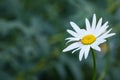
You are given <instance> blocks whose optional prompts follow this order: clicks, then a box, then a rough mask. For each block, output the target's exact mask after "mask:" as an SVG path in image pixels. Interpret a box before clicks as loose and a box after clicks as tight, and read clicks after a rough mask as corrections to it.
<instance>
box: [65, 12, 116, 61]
mask: <svg viewBox="0 0 120 80" xmlns="http://www.w3.org/2000/svg"><path fill="white" fill-rule="evenodd" d="M85 23H86V29H80V28H79V27H78V26H77V25H76V24H75V23H74V22H70V24H71V26H72V28H73V29H74V31H72V30H67V32H68V33H69V34H71V35H72V37H68V38H66V40H68V42H67V43H69V42H73V43H72V44H70V45H69V46H68V47H67V48H65V49H64V50H63V52H67V51H71V50H73V51H72V53H74V52H76V51H78V50H79V51H80V52H79V60H80V61H81V60H82V58H83V55H84V57H85V59H86V58H87V57H88V54H89V51H90V48H92V49H94V50H97V51H101V48H100V47H99V45H100V44H102V43H104V42H106V38H108V37H111V36H113V35H115V33H110V32H111V30H112V28H110V29H108V27H109V25H108V22H105V23H104V24H102V18H100V19H99V20H98V22H97V21H96V15H95V14H94V15H93V20H92V24H91V25H90V22H89V20H88V19H87V18H86V20H85ZM107 29H108V30H107Z"/></svg>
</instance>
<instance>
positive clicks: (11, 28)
mask: <svg viewBox="0 0 120 80" xmlns="http://www.w3.org/2000/svg"><path fill="white" fill-rule="evenodd" d="M93 13H96V15H97V19H99V18H100V17H103V22H105V21H109V25H110V27H112V28H113V32H115V33H117V34H116V36H114V37H112V38H110V39H109V42H108V43H107V44H102V45H101V48H102V52H96V53H97V55H96V56H97V80H120V76H119V75H120V35H119V34H120V0H0V80H91V78H92V73H93V63H92V56H91V54H89V56H88V58H87V59H86V60H84V59H83V60H82V61H81V62H80V61H79V59H78V53H79V52H76V53H75V54H71V52H67V53H62V50H63V49H64V48H65V47H66V46H67V45H66V44H65V40H64V39H65V38H66V37H69V36H70V35H69V34H68V33H67V32H66V29H72V28H71V26H70V24H69V22H70V21H74V22H75V23H76V24H78V25H79V26H80V27H81V28H85V22H84V21H85V18H86V17H88V18H89V19H90V20H91V19H92V16H93Z"/></svg>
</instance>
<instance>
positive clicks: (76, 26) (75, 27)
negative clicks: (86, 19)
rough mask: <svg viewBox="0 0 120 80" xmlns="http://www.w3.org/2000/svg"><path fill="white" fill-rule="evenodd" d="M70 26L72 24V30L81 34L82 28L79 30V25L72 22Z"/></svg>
mask: <svg viewBox="0 0 120 80" xmlns="http://www.w3.org/2000/svg"><path fill="white" fill-rule="evenodd" d="M70 24H71V26H72V28H73V29H74V30H75V31H76V32H77V33H79V32H80V28H79V26H78V25H77V24H75V23H74V22H72V21H71V22H70Z"/></svg>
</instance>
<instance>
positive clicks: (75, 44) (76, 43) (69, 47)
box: [63, 42, 80, 52]
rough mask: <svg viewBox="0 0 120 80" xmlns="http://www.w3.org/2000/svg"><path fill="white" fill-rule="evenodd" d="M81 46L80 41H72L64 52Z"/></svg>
mask: <svg viewBox="0 0 120 80" xmlns="http://www.w3.org/2000/svg"><path fill="white" fill-rule="evenodd" d="M79 46H80V43H79V42H75V43H72V44H71V45H69V46H68V47H67V48H65V49H64V50H63V52H67V51H70V50H73V49H75V48H78V47H79Z"/></svg>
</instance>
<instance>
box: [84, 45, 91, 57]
mask: <svg viewBox="0 0 120 80" xmlns="http://www.w3.org/2000/svg"><path fill="white" fill-rule="evenodd" d="M85 49H86V50H85V54H84V55H85V59H87V57H88V54H89V51H90V46H87V47H86V48H85Z"/></svg>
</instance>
